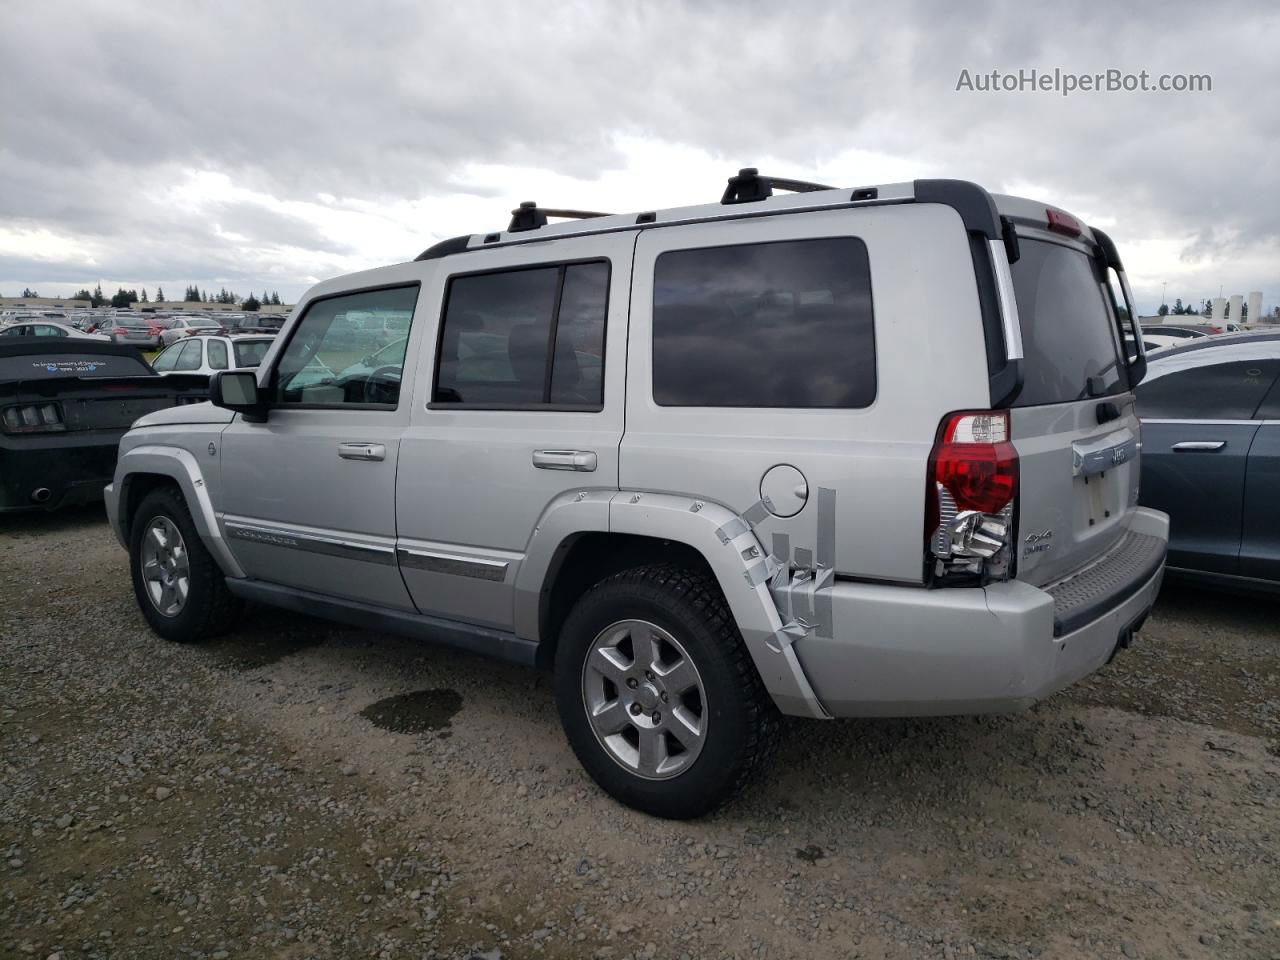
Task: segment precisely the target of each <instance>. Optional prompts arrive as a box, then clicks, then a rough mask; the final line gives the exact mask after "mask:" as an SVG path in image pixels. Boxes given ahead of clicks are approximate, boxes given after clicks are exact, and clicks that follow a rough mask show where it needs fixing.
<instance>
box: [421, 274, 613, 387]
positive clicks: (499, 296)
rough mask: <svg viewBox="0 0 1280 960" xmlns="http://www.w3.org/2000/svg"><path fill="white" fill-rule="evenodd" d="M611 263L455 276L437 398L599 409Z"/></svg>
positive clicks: (443, 330)
mask: <svg viewBox="0 0 1280 960" xmlns="http://www.w3.org/2000/svg"><path fill="white" fill-rule="evenodd" d="M608 299H609V264H608V263H606V262H604V261H590V262H584V263H568V264H552V265H549V266H545V267H543V266H539V267H531V268H522V269H516V270H502V271H494V272H490V273H481V274H470V275H464V276H459V277H454V278H453V279H452V280H450V281H449V289H448V293H447V294H446V298H445V314H444V321H443V323H442V325H441V333H440V344H439V360H438V363H437V372H436V386H435V392H434V393H433V395H432V396H433V401H434V402H435V403H450V404H476V405H480V406H484V407H498V408H509V407H531V406H556V407H570V408H573V407H579V408H586V409H599V408H600V406H601V405H602V404H603V403H604V377H603V372H604V328H605V318H606V316H607V314H608Z"/></svg>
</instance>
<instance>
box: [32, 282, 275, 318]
mask: <svg viewBox="0 0 1280 960" xmlns="http://www.w3.org/2000/svg"><path fill="white" fill-rule="evenodd" d="M22 295H23V296H24V297H38V296H40V294H38V293H36V292H35V291H34V290H31V289H24V290H23V291H22ZM71 299H72V300H88V301H89V303H90V304H91V305H92V306H95V307H106V306H111V307H129V306H132V305H133V304H135V303H151V302H152V301H151V300H150V299H149V298H148V297H147V288H146V287H143V288H142V290H141V292H139V291H137V290H132V289H130V290H126V289H125V288H124V287H119V288H118V289H117V290H116V292H115V293H113V294H112V295H111V296H110V297H108V296H106V295H105V294H104V293H103V292H102V284H98V285H97V286H96V287H94V288H93V290H92V291H89V290H80V291H79V292H77V293H76V294H75V295H74V296H73V297H71ZM182 300H183V302H184V303H225V304H231V305H235V304H239V305H240V306H241V307H242V308H243V309H245V310H248V311H251V312H252V311H254V310H257V309H258V308H260V307H262V306H263V305H265V304H271V305H272V306H277V307H279V306H283V304H282V303H281V301H280V294H279V293H277V292H275V291H273V292H271V293H267V292H266V291H265V290H264V291H262V298H261V299H259V298H258V297H256V296H254V295H253V294H252V293H251V294H249V296H247V297H244V298H241V296H240V294H238V293H236V292H235V291H233V290H228V289H226V288H225V287H223V288H222V289H221V290H219V291H218V292H217V293H212V294H211V293H209V292H208V291H207V290H201V289H200V288H199V287H198V286H196V285H194V284H192V285H191V286H189V287H187V289H186V291H185V292H184V293H183V295H182ZM155 302H157V303H163V302H164V287H156V296H155Z"/></svg>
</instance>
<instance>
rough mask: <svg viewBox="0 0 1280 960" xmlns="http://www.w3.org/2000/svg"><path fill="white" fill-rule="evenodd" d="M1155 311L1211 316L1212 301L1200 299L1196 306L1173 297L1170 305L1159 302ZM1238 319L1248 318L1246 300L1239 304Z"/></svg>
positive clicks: (1163, 315)
mask: <svg viewBox="0 0 1280 960" xmlns="http://www.w3.org/2000/svg"><path fill="white" fill-rule="evenodd" d="M1156 313H1157V314H1158V315H1159V316H1162V317H1167V316H1170V315H1172V316H1175V317H1196V316H1200V317H1212V316H1213V301H1212V300H1201V301H1200V306H1199V307H1196V306H1195V305H1194V304H1190V303H1187V304H1184V303H1183V302H1182V298H1181V297H1177V298H1175V299H1174V301H1173V306H1172V307H1170V306H1169V305H1168V304H1167V303H1162V304H1160V309H1159V310H1157V311H1156ZM1240 319H1241V320H1242V321H1247V320H1248V319H1249V304H1248V303H1247V302H1245V303H1242V304H1240Z"/></svg>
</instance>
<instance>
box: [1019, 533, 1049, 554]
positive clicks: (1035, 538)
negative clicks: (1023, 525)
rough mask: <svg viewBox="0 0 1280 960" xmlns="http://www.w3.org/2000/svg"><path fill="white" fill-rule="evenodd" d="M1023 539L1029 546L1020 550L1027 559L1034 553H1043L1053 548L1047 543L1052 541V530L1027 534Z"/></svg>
mask: <svg viewBox="0 0 1280 960" xmlns="http://www.w3.org/2000/svg"><path fill="white" fill-rule="evenodd" d="M1023 539H1024V540H1025V541H1026V542H1027V543H1028V544H1029V546H1026V547H1023V548H1022V555H1023V556H1024V557H1029V556H1031V555H1032V554H1035V553H1045V552H1046V551H1048V550H1049V549H1051V548H1052V547H1053V544H1052V543H1050V542H1049V541H1050V540H1052V539H1053V531H1052V530H1044V531H1042V532H1040V533H1028V534H1027V535H1026V536H1025V537H1023Z"/></svg>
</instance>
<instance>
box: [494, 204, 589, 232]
mask: <svg viewBox="0 0 1280 960" xmlns="http://www.w3.org/2000/svg"><path fill="white" fill-rule="evenodd" d="M609 216H612V214H609V213H597V212H595V211H594V210H553V209H551V208H550V207H540V206H538V204H537V203H536V202H535V201H533V200H526V201H524V202H523V203H522V204H520V206H518V207H516V209H514V210H512V211H511V224H510V225H509V226H508V227H507V233H520V232H521V231H523V230H537V229H538V228H539V227H545V226H546V225H547V217H557V218H562V219H566V220H589V219H591V218H592V217H609Z"/></svg>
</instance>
